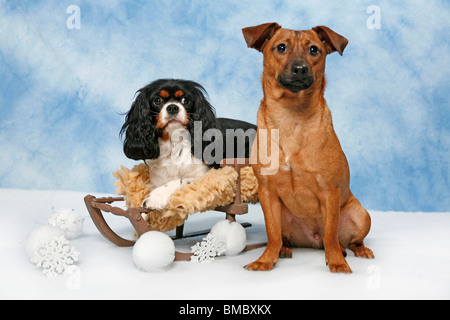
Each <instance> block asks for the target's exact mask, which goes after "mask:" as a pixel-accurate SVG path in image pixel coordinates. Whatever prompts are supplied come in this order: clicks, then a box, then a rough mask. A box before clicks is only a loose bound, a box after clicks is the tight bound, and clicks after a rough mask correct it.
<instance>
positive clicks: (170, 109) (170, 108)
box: [166, 104, 180, 115]
mask: <svg viewBox="0 0 450 320" xmlns="http://www.w3.org/2000/svg"><path fill="white" fill-rule="evenodd" d="M166 110H167V113H168V114H170V115H175V114H177V113H178V111H179V110H180V107H178V106H177V105H176V104H169V105H168V106H167V109H166Z"/></svg>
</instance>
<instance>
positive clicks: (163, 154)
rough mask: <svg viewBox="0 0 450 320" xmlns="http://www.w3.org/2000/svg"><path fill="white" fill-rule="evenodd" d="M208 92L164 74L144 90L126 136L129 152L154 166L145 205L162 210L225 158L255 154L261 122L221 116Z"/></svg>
mask: <svg viewBox="0 0 450 320" xmlns="http://www.w3.org/2000/svg"><path fill="white" fill-rule="evenodd" d="M205 95H206V91H205V89H204V88H203V87H202V86H201V85H200V84H198V83H196V82H193V81H187V80H173V79H160V80H156V81H154V82H152V83H150V84H149V85H147V86H145V87H144V88H142V89H140V90H138V92H137V97H136V99H135V101H134V102H133V104H132V105H131V108H130V110H129V111H128V113H127V114H126V118H125V123H124V125H123V126H122V129H121V131H120V135H121V136H123V134H125V140H124V147H123V150H124V152H125V155H126V156H127V157H128V158H130V159H134V160H144V161H145V163H146V164H147V165H148V167H149V170H150V177H151V179H150V180H151V181H150V184H151V186H150V187H151V190H152V191H151V192H150V194H149V196H148V197H147V198H146V199H145V200H144V202H143V204H142V205H143V206H144V207H146V208H149V209H154V210H161V209H163V208H165V206H166V205H167V202H168V200H169V198H170V196H171V194H172V193H173V192H175V191H176V190H177V189H178V188H179V187H181V186H182V185H185V184H189V183H191V182H193V181H194V180H196V179H198V178H200V177H201V176H203V175H204V174H205V173H206V172H207V171H208V170H209V169H211V168H218V167H219V166H220V161H221V160H222V159H224V158H248V157H249V156H250V150H251V146H252V143H253V140H254V138H255V135H256V126H255V125H253V124H250V123H247V122H244V121H239V120H234V119H226V118H216V116H215V111H214V108H213V107H212V106H211V104H210V103H209V102H208V100H207V99H206V97H205Z"/></svg>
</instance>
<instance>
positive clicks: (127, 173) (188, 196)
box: [113, 163, 258, 231]
mask: <svg viewBox="0 0 450 320" xmlns="http://www.w3.org/2000/svg"><path fill="white" fill-rule="evenodd" d="M113 175H114V177H116V178H117V181H115V182H114V185H115V186H117V189H116V193H117V194H119V195H123V196H124V198H125V202H126V206H127V207H129V208H131V207H140V206H141V205H142V202H143V201H144V199H145V198H146V197H147V195H148V194H149V193H150V186H149V185H150V184H149V182H150V176H149V170H148V167H147V165H145V164H144V163H142V164H139V165H136V166H134V167H133V168H132V169H131V170H129V169H128V168H126V167H124V166H122V167H121V169H120V170H117V171H115V172H113ZM237 176H238V174H237V172H236V171H235V170H234V169H233V168H232V167H223V168H220V169H211V170H210V171H209V172H208V173H206V174H205V175H204V176H203V177H202V178H200V179H198V180H196V181H194V182H193V183H191V184H188V185H185V186H183V187H181V188H180V189H179V190H177V191H176V192H175V193H174V194H173V195H172V196H171V197H170V200H169V203H168V205H167V207H166V208H165V209H163V210H161V211H152V212H150V213H149V214H148V215H147V217H146V219H147V222H148V223H149V225H150V228H151V229H152V230H157V231H168V230H172V229H174V228H175V227H177V226H179V225H182V224H183V223H184V221H185V220H186V219H187V218H188V216H189V215H190V214H194V213H196V212H203V211H207V210H214V208H216V207H218V206H224V205H227V204H230V203H232V202H233V201H234V197H235V193H236V179H237ZM257 190H258V182H257V180H256V177H255V176H254V174H253V170H252V168H251V167H243V168H242V169H241V197H242V202H248V203H256V202H258V193H257Z"/></svg>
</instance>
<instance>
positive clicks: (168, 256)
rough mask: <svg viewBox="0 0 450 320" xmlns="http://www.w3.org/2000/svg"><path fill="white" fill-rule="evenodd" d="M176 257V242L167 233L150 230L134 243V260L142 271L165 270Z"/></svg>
mask: <svg viewBox="0 0 450 320" xmlns="http://www.w3.org/2000/svg"><path fill="white" fill-rule="evenodd" d="M174 259H175V244H174V243H173V241H172V239H171V238H170V237H169V236H168V235H166V234H165V233H162V232H159V231H148V232H146V233H144V234H143V235H142V236H141V237H140V238H139V239H138V240H137V241H136V243H135V244H134V247H133V261H134V264H135V265H136V267H137V268H138V269H140V270H142V271H146V272H161V271H165V270H166V269H168V268H169V266H170V264H171V263H172V262H173V260H174Z"/></svg>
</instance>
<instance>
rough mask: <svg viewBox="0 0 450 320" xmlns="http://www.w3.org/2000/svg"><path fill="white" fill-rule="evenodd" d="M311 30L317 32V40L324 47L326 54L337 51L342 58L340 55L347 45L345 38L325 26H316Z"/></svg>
mask: <svg viewBox="0 0 450 320" xmlns="http://www.w3.org/2000/svg"><path fill="white" fill-rule="evenodd" d="M313 30H314V31H315V32H317V35H318V36H319V39H320V40H321V41H322V42H323V44H324V45H325V48H326V49H327V54H329V53H332V52H335V51H337V52H339V54H340V55H341V56H342V53H343V52H344V49H345V47H346V46H347V43H348V40H347V39H346V38H344V37H343V36H341V35H340V34H337V33H336V32H334V31H333V30H331V29H330V28H328V27H325V26H317V27H315V28H313Z"/></svg>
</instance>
